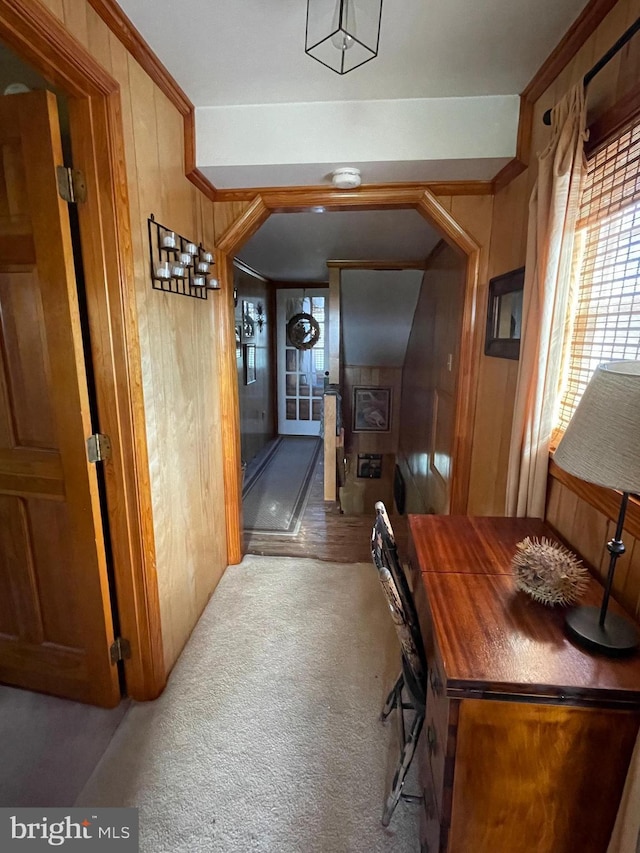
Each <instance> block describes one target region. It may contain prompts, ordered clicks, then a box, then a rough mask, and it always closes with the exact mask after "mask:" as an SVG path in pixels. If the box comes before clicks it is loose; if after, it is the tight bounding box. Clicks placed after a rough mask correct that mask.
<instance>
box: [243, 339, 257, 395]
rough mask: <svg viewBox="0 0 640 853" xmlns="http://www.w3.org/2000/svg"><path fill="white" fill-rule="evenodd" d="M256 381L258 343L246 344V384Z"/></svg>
mask: <svg viewBox="0 0 640 853" xmlns="http://www.w3.org/2000/svg"><path fill="white" fill-rule="evenodd" d="M255 381H256V345H255V344H245V345H244V384H245V385H251V383H252V382H255Z"/></svg>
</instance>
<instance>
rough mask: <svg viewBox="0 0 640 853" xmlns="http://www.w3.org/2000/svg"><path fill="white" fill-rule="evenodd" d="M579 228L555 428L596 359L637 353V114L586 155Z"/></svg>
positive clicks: (562, 426)
mask: <svg viewBox="0 0 640 853" xmlns="http://www.w3.org/2000/svg"><path fill="white" fill-rule="evenodd" d="M577 227H578V231H579V232H580V233H579V235H578V237H579V239H578V240H577V241H576V242H577V245H578V252H579V253H580V257H578V259H577V263H578V264H579V277H578V292H577V297H576V301H575V304H574V316H573V318H572V326H573V329H572V338H571V343H570V349H569V356H568V366H567V371H566V375H565V377H564V384H563V389H564V390H563V394H562V401H561V404H560V414H559V424H558V426H559V428H560V429H561V430H564V429H565V428H566V426H567V424H568V423H569V420H570V419H571V415H572V414H573V411H574V409H575V407H576V406H577V405H578V401H579V400H580V397H581V396H582V393H583V392H584V389H585V388H586V387H587V383H588V382H589V379H590V378H591V374H592V373H593V371H594V370H595V368H596V367H597V366H598V364H600V363H602V362H604V361H615V360H618V359H639V358H640V120H638V121H637V122H636V123H635V124H634V125H632V126H631V127H629V128H627V129H626V130H625V131H624V132H622V133H621V134H620V135H619V136H617V137H616V138H615V139H614V140H612V141H611V142H610V143H609V144H608V145H607V146H605V147H604V148H602V149H600V151H598V152H597V153H596V154H594V155H593V157H592V158H591V159H590V160H589V162H588V166H587V176H586V180H585V186H584V190H583V195H582V200H581V207H580V213H579V219H578V225H577Z"/></svg>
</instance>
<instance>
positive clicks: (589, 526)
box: [546, 478, 640, 619]
mask: <svg viewBox="0 0 640 853" xmlns="http://www.w3.org/2000/svg"><path fill="white" fill-rule="evenodd" d="M546 517H547V521H548V522H549V524H550V525H551V526H552V527H554V528H555V529H556V530H557V531H558V532H559V533H560V534H561V535H562V536H563V538H564V539H566V540H567V542H568V543H569V544H570V545H571V546H572V547H573V548H574V549H575V551H577V552H578V553H579V554H580V556H581V557H582V558H583V559H584V560H585V561H586V562H587V563H588V564H589V565H590V566H591V567H592V568H593V569H595V570H596V572H597V573H598V574H599V575H600V577H602V578H604V577H605V576H606V574H607V571H608V569H609V551H608V550H607V547H606V543H607V542H608V541H609V540H610V539H612V538H613V536H614V534H615V529H616V525H615V522H614V521H612V520H611V519H609V518H607V517H606V515H604V514H603V513H602V512H599V511H598V510H597V509H596V508H595V507H593V506H591V505H590V504H589V503H588V502H587V501H585V500H583V499H582V498H580V497H578V495H577V494H576V493H575V492H573V491H572V490H571V489H569V488H568V487H567V486H565V485H564V484H563V483H560V482H559V481H558V480H555V479H553V478H550V480H549V493H548V501H547V516H546ZM624 544H625V548H626V552H625V553H624V555H623V556H622V557H620V558H619V559H618V562H617V564H616V573H615V575H614V578H613V595H614V597H615V598H616V599H617V600H618V601H619V602H620V604H622V605H623V606H624V607H626V608H627V610H628V611H629V613H632V614H633V615H635V617H636V618H637V619H640V540H639V539H637V538H635V537H634V536H632V535H631V534H630V533H629V531H626V532H625V534H624Z"/></svg>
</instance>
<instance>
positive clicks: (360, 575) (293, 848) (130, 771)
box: [77, 556, 419, 853]
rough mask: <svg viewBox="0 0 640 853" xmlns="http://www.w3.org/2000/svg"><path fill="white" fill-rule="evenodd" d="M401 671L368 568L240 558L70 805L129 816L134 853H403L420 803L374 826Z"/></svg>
mask: <svg viewBox="0 0 640 853" xmlns="http://www.w3.org/2000/svg"><path fill="white" fill-rule="evenodd" d="M398 668H399V649H398V645H397V642H396V639H395V635H394V632H393V626H392V623H391V617H390V615H389V613H388V611H387V610H386V604H385V602H384V599H383V595H382V592H381V590H380V588H379V583H378V580H377V577H376V574H375V571H374V569H373V566H371V565H369V564H357V565H349V564H346V565H345V564H335V563H325V562H321V561H316V560H308V559H301V560H298V559H293V558H282V557H257V556H247V557H245V559H244V561H243V562H242V564H241V565H240V566H235V567H232V568H230V569H228V570H227V572H226V573H225V575H224V577H223V578H222V580H221V582H220V584H219V586H218V588H217V589H216V591H215V593H214V595H213V597H212V599H211V601H210V602H209V605H208V606H207V609H206V610H205V613H204V614H203V616H202V618H201V620H200V622H199V623H198V625H197V626H196V629H195V631H194V633H193V635H192V637H191V639H190V640H189V643H188V644H187V646H186V648H185V650H184V652H183V654H182V656H181V658H180V660H179V661H178V664H177V666H176V668H175V670H174V671H173V673H172V675H171V678H170V680H169V684H168V686H167V689H166V690H165V692H164V693H163V695H162V696H161V697H160V698H159V699H158V700H157V701H155V702H153V703H149V704H145V705H142V704H140V705H133V706H132V708H131V709H130V711H129V713H128V714H127V717H126V718H125V720H124V721H123V723H122V724H121V726H120V728H119V729H118V731H117V732H116V735H115V737H114V739H113V741H112V743H111V745H110V747H109V749H108V750H107V752H106V753H105V755H104V757H103V759H102V761H101V762H100V764H99V765H98V768H97V769H96V772H95V773H94V774H93V776H92V778H91V779H90V780H89V782H88V784H87V786H86V788H85V789H84V791H83V792H82V794H81V795H80V797H79V799H78V803H77V804H78V805H93V806H138V807H139V809H140V828H141V837H142V843H141V851H142V853H187V851H188V852H189V853H200V851H202V853H204V851H207V853H209V851H211V852H212V853H248V851H261V853H416V851H417V850H418V847H419V845H418V840H417V838H418V829H417V823H418V815H419V806H415V805H410V804H407V803H400V805H399V806H398V808H397V810H396V813H395V815H394V818H393V820H392V824H391V827H390V828H389V829H387V830H385V829H384V828H383V827H382V826H381V824H380V816H381V813H382V804H383V796H384V788H385V782H386V779H387V778H388V774H389V773H390V771H391V770H392V769H393V768H392V763H393V759H394V758H395V752H392V751H390V750H391V747H394V748H395V743H393V741H394V735H395V725H394V724H393V721H390V722H389V723H387V724H384V725H383V724H382V723H380V721H379V719H378V717H379V713H380V708H381V706H382V703H383V701H384V698H385V696H386V693H387V691H388V690H389V688H390V686H391V684H392V683H393V679H394V676H395V675H396V674H397V673H396V670H397V669H398Z"/></svg>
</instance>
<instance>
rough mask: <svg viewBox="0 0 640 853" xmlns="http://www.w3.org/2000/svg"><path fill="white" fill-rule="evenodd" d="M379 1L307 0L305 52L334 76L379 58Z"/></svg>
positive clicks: (380, 1) (380, 18)
mask: <svg viewBox="0 0 640 853" xmlns="http://www.w3.org/2000/svg"><path fill="white" fill-rule="evenodd" d="M381 20H382V0H307V31H306V37H305V45H304V50H305V53H307V54H308V55H309V56H311V57H312V58H313V59H315V60H317V61H318V62H320V63H322V65H326V66H327V68H330V69H331V70H332V71H335V72H336V74H346V73H347V72H349V71H353V70H354V68H359V67H360V66H361V65H364V64H365V62H370V61H371V60H372V59H375V58H376V56H377V55H378V45H379V43H380V22H381Z"/></svg>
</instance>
